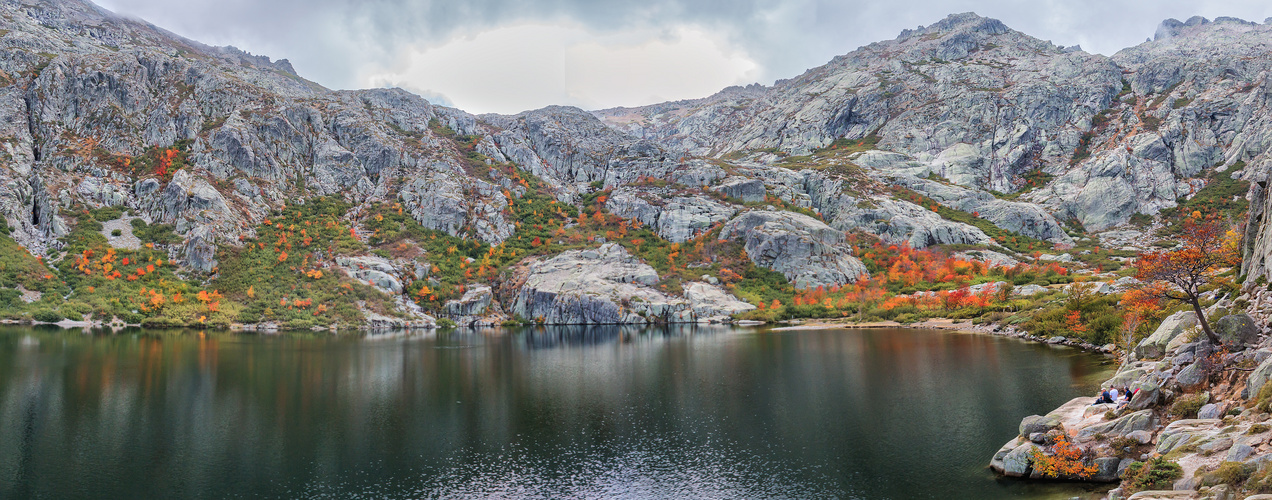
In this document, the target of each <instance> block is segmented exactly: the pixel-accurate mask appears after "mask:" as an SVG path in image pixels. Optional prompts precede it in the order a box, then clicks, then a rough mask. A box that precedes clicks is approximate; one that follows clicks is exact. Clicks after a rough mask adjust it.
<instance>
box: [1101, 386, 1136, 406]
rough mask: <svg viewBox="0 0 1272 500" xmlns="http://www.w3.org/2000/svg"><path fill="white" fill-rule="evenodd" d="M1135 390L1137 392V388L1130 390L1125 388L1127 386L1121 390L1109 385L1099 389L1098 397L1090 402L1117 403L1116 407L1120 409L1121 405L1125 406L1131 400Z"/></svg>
mask: <svg viewBox="0 0 1272 500" xmlns="http://www.w3.org/2000/svg"><path fill="white" fill-rule="evenodd" d="M1137 392H1139V389H1138V388H1137V389H1135V390H1134V391H1131V390H1130V389H1127V388H1122V389H1121V390H1118V388H1116V387H1110V388H1108V389H1105V390H1102V391H1100V397H1098V398H1095V402H1094V403H1091V404H1093V405H1098V404H1115V405H1117V408H1118V409H1119V410H1120V409H1122V407H1123V406H1126V404H1127V403H1130V402H1131V398H1134V397H1135V393H1137Z"/></svg>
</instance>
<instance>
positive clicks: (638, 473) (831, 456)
mask: <svg viewBox="0 0 1272 500" xmlns="http://www.w3.org/2000/svg"><path fill="white" fill-rule="evenodd" d="M1109 368H1110V365H1108V364H1107V363H1106V362H1105V361H1104V360H1103V358H1099V357H1095V356H1091V355H1088V354H1084V353H1080V352H1077V351H1073V350H1070V349H1067V348H1055V347H1050V346H1044V345H1039V344H1028V343H1022V342H1018V341H1014V340H1010V339H1001V338H996V337H990V336H985V335H977V334H955V333H945V332H936V331H924V330H908V329H878V330H823V331H799V332H763V331H759V330H743V329H727V328H687V329H681V330H639V329H619V328H614V327H602V328H557V329H547V330H490V331H484V332H462V331H461V332H451V333H440V334H427V335H423V334H421V335H386V336H354V337H331V336H327V335H313V336H309V335H299V336H292V335H284V336H259V335H252V334H230V333H216V334H213V333H209V334H206V335H205V334H201V333H199V332H189V331H183V332H176V331H140V330H138V331H126V332H121V333H118V334H113V335H108V334H99V335H86V334H84V333H80V332H64V331H59V330H36V329H30V328H14V327H0V498H5V499H7V498H128V499H131V498H434V497H443V498H563V497H564V498H615V497H618V498H872V499H873V498H890V499H918V498H968V499H994V498H1069V497H1072V496H1075V495H1079V494H1083V493H1084V491H1085V490H1083V489H1081V487H1077V486H1074V485H1067V484H1042V485H1039V484H1032V483H1024V482H1017V481H1008V480H1001V479H996V478H995V477H994V476H993V475H992V474H991V473H990V472H988V471H987V470H986V469H985V464H986V462H987V461H988V460H989V457H990V455H991V454H992V453H993V452H994V451H995V450H997V449H998V447H999V446H1000V445H1002V443H1004V442H1005V441H1007V440H1008V439H1010V438H1011V437H1012V436H1013V435H1014V433H1015V429H1016V425H1017V424H1018V423H1019V421H1020V419H1021V417H1023V416H1025V415H1029V414H1034V413H1045V412H1047V411H1049V410H1051V409H1052V408H1054V407H1056V406H1058V405H1059V404H1061V403H1063V402H1065V401H1067V400H1069V399H1070V398H1072V397H1074V396H1077V395H1081V394H1088V393H1092V392H1093V391H1094V388H1095V387H1096V385H1097V384H1098V383H1099V382H1100V381H1101V380H1102V379H1103V378H1105V377H1106V376H1107V375H1108V369H1109Z"/></svg>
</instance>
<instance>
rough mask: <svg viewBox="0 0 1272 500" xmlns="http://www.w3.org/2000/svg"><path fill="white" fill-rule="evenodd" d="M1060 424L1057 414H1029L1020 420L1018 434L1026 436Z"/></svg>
mask: <svg viewBox="0 0 1272 500" xmlns="http://www.w3.org/2000/svg"><path fill="white" fill-rule="evenodd" d="M1061 425H1062V424H1061V423H1060V417H1059V416H1057V415H1030V416H1028V417H1025V418H1024V419H1022V420H1021V421H1020V429H1019V431H1020V433H1019V434H1020V435H1021V436H1028V435H1030V434H1033V433H1035V432H1041V433H1047V432H1050V431H1051V430H1052V429H1056V428H1058V427H1060V426H1061Z"/></svg>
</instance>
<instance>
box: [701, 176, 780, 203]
mask: <svg viewBox="0 0 1272 500" xmlns="http://www.w3.org/2000/svg"><path fill="white" fill-rule="evenodd" d="M711 190H712V191H719V192H721V193H724V195H725V196H728V197H730V198H737V199H739V200H742V201H743V202H755V203H759V202H763V201H764V199H765V196H766V195H767V194H768V193H767V191H766V190H765V189H764V182H762V181H760V180H758V179H748V178H746V177H730V178H728V179H725V180H724V182H723V183H721V184H720V185H719V186H713V187H712V188H711Z"/></svg>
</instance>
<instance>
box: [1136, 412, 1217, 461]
mask: <svg viewBox="0 0 1272 500" xmlns="http://www.w3.org/2000/svg"><path fill="white" fill-rule="evenodd" d="M1145 411H1147V410H1145ZM1218 424H1220V421H1219V420H1214V419H1209V420H1203V419H1195V418H1194V419H1184V420H1176V421H1174V422H1171V423H1170V424H1169V425H1167V426H1166V428H1165V429H1162V431H1161V432H1160V433H1158V434H1157V449H1156V451H1157V453H1159V454H1163V455H1165V454H1167V453H1170V452H1171V451H1172V450H1174V449H1176V448H1180V447H1183V446H1186V445H1190V444H1192V445H1198V446H1199V445H1201V444H1203V443H1205V442H1208V441H1210V440H1211V439H1213V438H1214V437H1215V436H1217V435H1218V434H1219V430H1217V429H1216V426H1217V425H1218Z"/></svg>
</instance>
